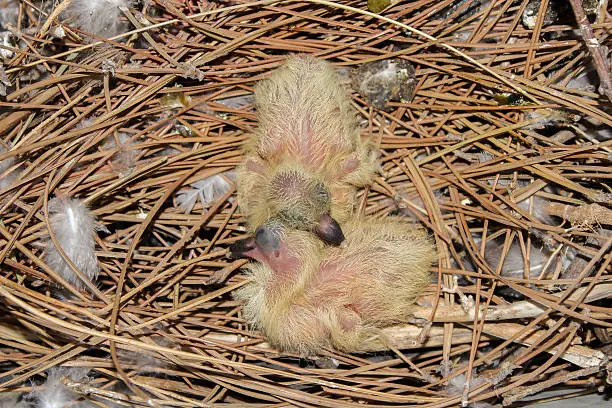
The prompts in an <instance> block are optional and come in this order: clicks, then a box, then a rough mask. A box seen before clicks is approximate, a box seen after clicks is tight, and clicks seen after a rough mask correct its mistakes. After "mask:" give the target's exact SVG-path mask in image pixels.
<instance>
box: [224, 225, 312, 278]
mask: <svg viewBox="0 0 612 408" xmlns="http://www.w3.org/2000/svg"><path fill="white" fill-rule="evenodd" d="M322 248H323V243H322V242H321V241H320V240H319V239H318V238H317V237H315V236H314V235H312V234H311V233H309V232H305V231H300V230H295V229H290V228H288V227H287V226H286V225H284V224H283V223H282V222H280V221H279V220H268V221H266V222H265V223H264V224H262V225H260V226H259V228H257V230H256V231H255V236H254V237H251V238H247V239H244V240H242V241H239V242H238V243H236V244H234V245H233V246H232V247H231V248H230V251H231V254H232V256H233V257H248V258H252V259H254V260H256V261H259V262H261V263H262V264H264V265H265V266H266V267H268V268H270V270H271V271H272V273H273V275H274V276H275V278H276V279H277V280H278V281H279V282H292V284H295V283H297V281H299V280H301V279H302V278H304V273H305V271H310V270H312V267H313V266H314V265H315V264H316V263H317V262H318V261H319V260H320V259H319V258H320V251H321V249H322Z"/></svg>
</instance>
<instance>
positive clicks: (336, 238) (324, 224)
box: [316, 214, 344, 246]
mask: <svg viewBox="0 0 612 408" xmlns="http://www.w3.org/2000/svg"><path fill="white" fill-rule="evenodd" d="M316 232H317V235H318V236H319V238H321V239H322V240H323V241H325V242H327V243H328V244H331V245H335V246H338V245H340V244H342V242H343V241H344V233H343V232H342V229H341V228H340V225H339V224H338V222H336V220H334V219H333V218H332V217H331V216H330V215H329V214H323V215H322V216H321V217H319V225H318V227H317V231H316Z"/></svg>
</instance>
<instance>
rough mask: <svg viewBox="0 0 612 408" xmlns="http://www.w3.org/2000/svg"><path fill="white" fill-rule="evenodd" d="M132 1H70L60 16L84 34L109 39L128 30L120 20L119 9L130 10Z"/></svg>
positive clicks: (120, 12)
mask: <svg viewBox="0 0 612 408" xmlns="http://www.w3.org/2000/svg"><path fill="white" fill-rule="evenodd" d="M134 3H136V1H134V0H72V2H71V3H70V5H69V6H68V8H66V10H65V11H64V12H63V13H62V16H63V17H64V18H65V19H66V20H67V21H68V22H69V23H70V24H72V25H74V26H76V27H78V28H80V29H81V30H83V31H84V32H86V33H89V34H93V35H95V36H98V37H104V38H110V37H114V36H116V35H119V34H121V33H123V32H125V31H127V29H128V27H129V26H128V25H127V23H126V22H124V21H122V20H121V17H122V15H123V13H122V11H121V8H122V7H126V8H131V7H132V6H133V5H134Z"/></svg>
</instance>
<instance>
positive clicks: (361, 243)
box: [233, 218, 435, 355]
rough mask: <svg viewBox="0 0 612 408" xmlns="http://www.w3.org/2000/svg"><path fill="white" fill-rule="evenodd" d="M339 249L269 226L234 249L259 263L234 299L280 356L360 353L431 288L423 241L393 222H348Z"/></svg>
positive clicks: (429, 252)
mask: <svg viewBox="0 0 612 408" xmlns="http://www.w3.org/2000/svg"><path fill="white" fill-rule="evenodd" d="M343 227H344V232H345V234H346V240H345V245H343V246H342V247H333V246H326V245H324V243H323V242H321V241H320V240H318V239H317V238H316V237H315V236H314V235H312V234H310V233H308V232H304V231H299V230H294V229H289V228H287V227H286V226H284V225H283V224H282V223H280V222H279V221H278V220H270V221H268V222H266V223H264V224H263V225H262V226H260V227H259V228H258V229H257V232H256V234H255V238H250V239H247V240H244V241H242V242H241V243H240V244H239V245H237V246H235V247H234V248H233V252H234V255H246V256H248V257H251V258H253V259H256V260H258V261H259V262H255V263H250V264H248V266H247V277H248V278H249V279H250V280H251V282H250V283H248V284H247V285H245V286H243V287H242V288H240V289H238V290H237V291H236V292H235V293H234V296H235V298H236V299H238V300H241V301H243V302H245V306H244V316H245V318H246V320H247V321H248V322H249V323H250V324H251V325H252V326H253V327H254V328H256V329H259V330H261V331H262V332H263V334H264V335H265V336H266V338H267V340H268V341H269V342H270V343H271V344H273V345H274V346H276V347H278V348H279V349H281V350H284V351H293V352H298V353H301V354H304V355H313V354H317V353H318V352H319V351H320V350H321V349H322V348H323V347H329V346H332V347H335V348H336V349H338V350H342V351H346V352H355V351H366V350H368V349H370V348H372V347H374V346H375V345H377V344H380V343H384V339H382V338H380V336H379V334H380V329H382V328H384V327H386V326H389V325H392V324H394V323H397V322H401V321H405V319H406V317H407V316H408V315H409V313H410V311H411V308H412V306H413V305H414V303H415V301H416V299H417V297H418V296H419V295H420V294H421V293H422V291H423V289H424V288H425V286H426V285H427V284H428V283H429V281H430V273H429V268H430V266H431V265H432V262H433V261H434V258H435V250H434V247H433V245H432V242H431V241H430V240H429V239H428V237H427V235H426V233H425V232H424V231H423V230H421V229H418V228H415V227H414V225H411V224H409V223H407V222H405V221H402V220H400V219H397V218H387V219H383V220H375V219H364V218H357V219H354V220H351V221H348V222H346V223H345V224H344V225H343Z"/></svg>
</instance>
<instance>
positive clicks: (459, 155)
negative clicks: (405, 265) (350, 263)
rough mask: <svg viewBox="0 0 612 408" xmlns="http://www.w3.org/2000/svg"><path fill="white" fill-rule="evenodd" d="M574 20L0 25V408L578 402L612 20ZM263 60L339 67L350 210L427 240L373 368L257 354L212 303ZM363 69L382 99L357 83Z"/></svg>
mask: <svg viewBox="0 0 612 408" xmlns="http://www.w3.org/2000/svg"><path fill="white" fill-rule="evenodd" d="M559 3H563V7H565V10H566V12H563V13H555V12H554V11H555V10H557V11H558V10H562V9H563V8H562V7H561V6H560V5H559ZM587 3H588V2H582V3H581V2H580V1H577V0H571V1H570V2H559V1H552V0H550V1H546V0H543V1H541V2H540V1H539V0H538V1H535V2H528V1H527V0H524V1H512V0H493V1H478V0H474V1H471V0H465V1H451V0H448V1H442V2H441V1H433V0H423V1H417V2H395V1H386V2H385V1H381V2H375V1H372V2H369V4H367V5H366V2H365V1H361V2H357V1H344V0H342V1H338V2H328V1H324V0H312V1H305V0H302V1H280V2H279V1H267V0H263V1H253V2H249V1H236V2H229V1H227V2H226V1H218V2H197V1H192V0H188V1H152V2H149V1H143V2H137V1H120V0H114V1H111V0H95V1H93V0H92V1H91V2H88V1H82V0H73V1H72V2H71V1H70V0H64V1H61V2H57V1H56V2H40V1H26V0H20V1H4V2H2V5H1V6H0V7H2V8H1V9H0V25H1V28H2V30H1V33H0V40H2V44H1V47H0V53H1V55H2V58H3V64H2V65H0V91H1V92H0V93H1V94H2V96H1V99H0V133H1V135H2V137H1V144H2V145H1V147H0V213H1V216H0V218H1V222H0V265H1V266H0V297H1V299H2V302H1V305H0V309H1V310H2V318H1V320H0V322H1V324H0V331H1V333H2V335H1V336H0V344H1V347H2V348H1V351H2V365H1V368H2V369H1V371H0V376H1V377H0V393H2V396H1V397H0V406H7V407H8V406H30V405H31V404H34V406H40V407H51V406H53V407H56V406H64V405H66V406H157V407H162V406H163V407H196V406H213V405H214V406H217V405H218V406H227V407H231V406H236V407H238V406H241V407H242V406H288V405H297V406H303V407H307V406H321V407H351V406H363V405H369V406H383V405H384V406H395V405H402V406H405V405H410V404H415V405H416V404H418V405H421V406H426V407H444V406H456V405H458V404H460V403H462V404H463V405H464V406H466V405H468V404H473V405H474V406H484V404H498V403H500V402H502V403H503V404H504V405H511V404H513V403H515V402H516V401H520V400H523V399H524V398H525V397H528V396H531V395H534V394H537V393H539V392H541V391H544V390H548V389H551V388H558V387H561V386H565V387H566V388H570V389H573V390H579V391H578V392H582V393H584V392H597V391H598V390H599V391H602V390H603V389H604V388H605V387H607V386H608V385H607V384H608V383H609V382H610V381H612V379H611V378H610V375H611V374H610V373H611V372H612V366H610V365H609V363H608V355H609V354H610V352H611V351H610V349H611V347H610V343H612V332H611V329H610V328H611V327H612V309H610V307H609V305H610V304H609V303H608V300H609V298H610V294H611V293H612V281H611V274H610V270H611V268H610V261H611V255H610V246H611V245H612V238H611V234H610V229H609V226H610V224H612V215H611V210H610V209H609V205H610V201H611V198H612V195H611V193H612V189H611V187H610V184H609V179H610V176H611V174H612V173H611V171H610V169H611V167H610V161H611V159H612V156H611V152H610V149H611V148H612V143H611V142H610V140H609V139H610V130H609V126H610V125H611V124H612V117H611V116H610V114H609V112H610V99H609V98H610V97H611V92H610V90H611V89H612V87H611V86H610V69H609V66H610V64H609V59H608V56H607V55H606V53H605V51H606V48H605V47H604V44H605V43H606V41H609V35H610V29H611V28H612V18H611V17H610V15H609V14H608V12H607V11H606V10H607V8H606V5H607V2H606V1H604V2H595V3H596V6H595V7H594V11H593V10H592V9H589V8H588V7H587V6H588V5H587ZM551 10H552V11H551ZM581 13H582V14H581ZM583 17H584V18H583ZM576 21H580V24H578V23H577V22H576ZM289 54H309V55H314V56H316V57H318V58H320V59H325V60H328V61H330V62H331V63H333V64H334V66H335V67H336V68H338V70H339V72H340V73H341V75H343V76H344V78H345V79H346V81H345V82H346V85H347V87H350V89H351V90H352V98H353V99H352V105H353V107H354V109H355V110H356V111H357V112H358V114H359V120H360V122H361V134H362V137H364V138H369V139H370V140H372V141H373V143H374V144H375V145H376V146H377V148H378V150H379V155H380V161H381V163H382V168H381V170H380V174H379V175H378V176H377V177H376V181H375V183H373V184H371V185H369V186H367V187H366V188H364V189H362V190H361V191H360V193H359V196H358V197H359V199H358V208H357V210H356V211H357V212H358V213H359V214H363V215H366V216H368V217H376V218H382V217H387V216H390V215H396V216H400V217H403V218H405V219H410V220H413V222H418V223H421V224H422V225H423V226H424V227H425V228H427V230H428V231H429V232H430V234H431V236H432V237H433V239H435V243H436V247H437V252H438V260H437V263H436V264H435V266H434V267H433V268H432V271H431V272H432V283H431V284H430V285H429V286H428V288H427V290H426V291H425V292H424V293H423V294H422V297H421V298H420V299H419V301H418V304H417V307H416V309H415V310H414V313H413V317H412V318H411V319H410V321H407V322H404V323H402V324H400V325H396V326H392V327H387V328H385V329H384V330H383V332H382V333H381V334H380V335H381V336H382V337H384V339H385V341H384V342H381V344H382V346H381V347H379V349H376V350H370V351H368V352H363V353H352V354H348V353H342V352H339V351H336V350H333V349H331V348H328V349H322V350H321V351H320V352H319V353H317V355H299V354H294V353H291V352H282V351H279V350H277V349H275V348H274V347H273V346H271V345H270V344H268V343H267V342H266V339H265V337H263V336H262V335H261V334H260V333H259V332H257V331H254V330H252V328H250V327H249V326H248V325H247V324H246V323H245V320H244V319H243V315H242V305H241V303H240V302H238V301H236V300H235V299H234V298H233V297H232V292H233V291H234V290H235V289H237V288H239V287H241V286H242V285H244V284H245V278H244V277H243V276H242V275H241V274H240V269H241V267H242V266H244V265H245V263H246V262H248V261H247V260H244V259H238V260H232V259H229V258H228V257H227V253H228V247H229V246H230V245H231V244H233V243H235V242H236V241H237V240H240V239H243V238H245V237H246V236H247V235H248V234H247V232H246V228H245V220H244V217H243V215H242V214H240V212H239V210H238V204H239V203H238V202H237V200H236V199H235V185H234V181H235V174H234V169H235V168H236V166H237V165H238V164H239V162H240V160H241V156H242V150H241V148H242V146H243V145H244V143H245V141H246V140H247V138H248V137H249V135H250V134H251V132H252V130H253V129H254V128H255V126H256V124H257V122H256V111H255V108H254V106H253V99H252V94H253V86H254V84H255V83H256V82H257V81H258V80H260V79H262V78H266V77H267V76H268V75H269V73H270V72H271V71H272V70H273V69H274V68H276V67H278V66H279V65H281V64H282V63H283V61H284V60H285V58H286V57H287V56H288V55H289ZM381 61H383V62H381ZM389 63H394V64H400V65H401V64H406V68H405V69H403V70H402V74H403V76H402V77H401V78H400V79H401V81H400V83H399V84H396V85H393V84H389V83H387V82H385V81H382V82H383V83H382V85H381V83H374V85H372V84H371V82H368V84H366V85H368V86H364V77H363V75H365V74H367V73H368V72H370V70H369V69H368V68H367V67H370V68H371V69H376V68H377V67H376V65H375V64H389ZM364 67H366V68H364ZM379 82H380V81H379ZM407 84H409V86H408V85H407ZM370 85H371V86H370ZM74 225H77V226H79V228H73V226H74ZM381 262H384V260H381ZM585 390H586V391H585ZM574 393H576V392H574ZM536 397H537V395H536ZM53 398H55V400H54V399H53ZM60 403H61V405H60ZM3 404H4V405H3ZM36 404H39V405H36ZM53 404H55V405H53ZM70 404H72V405H70ZM75 404H76V405H75Z"/></svg>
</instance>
